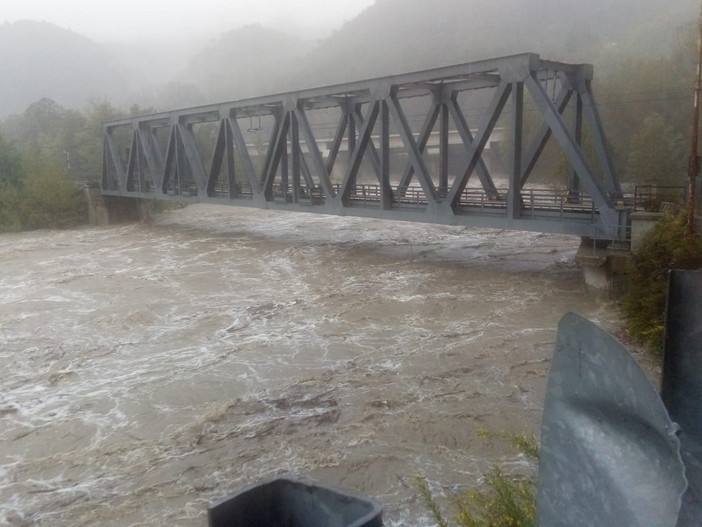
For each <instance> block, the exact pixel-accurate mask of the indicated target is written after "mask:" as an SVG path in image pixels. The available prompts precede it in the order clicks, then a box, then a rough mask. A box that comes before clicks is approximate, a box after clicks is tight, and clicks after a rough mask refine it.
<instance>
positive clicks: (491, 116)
mask: <svg viewBox="0 0 702 527" xmlns="http://www.w3.org/2000/svg"><path fill="white" fill-rule="evenodd" d="M511 91H512V86H511V84H510V83H508V82H505V81H502V82H501V83H500V85H499V86H498V87H497V89H496V91H495V94H494V95H493V97H492V100H491V101H490V105H489V106H488V109H487V115H486V116H485V120H484V122H483V124H482V126H481V127H480V131H479V132H478V135H477V136H476V137H475V138H474V140H473V142H472V143H471V146H470V148H469V149H468V152H467V153H468V161H467V163H466V168H465V170H464V171H463V176H462V177H458V178H456V179H455V180H454V181H453V184H452V185H451V190H450V191H449V194H448V196H447V198H446V203H447V204H448V205H449V206H451V207H453V206H454V205H456V204H457V203H458V201H459V199H460V196H461V194H462V193H463V191H464V190H465V188H466V185H467V184H468V179H469V178H470V176H471V174H472V173H473V170H475V167H476V166H477V165H478V163H479V162H480V158H481V156H482V153H483V150H484V149H485V145H486V144H487V142H488V140H489V139H490V134H492V131H493V129H494V128H495V125H496V124H497V120H498V119H499V117H500V114H501V113H502V110H503V109H504V107H505V104H506V103H507V99H508V98H509V95H510V93H511Z"/></svg>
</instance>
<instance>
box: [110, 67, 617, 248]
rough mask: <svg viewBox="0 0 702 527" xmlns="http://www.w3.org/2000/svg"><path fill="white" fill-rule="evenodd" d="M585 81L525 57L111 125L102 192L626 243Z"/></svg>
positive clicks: (569, 70) (574, 71) (587, 71)
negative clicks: (556, 182) (555, 178)
mask: <svg viewBox="0 0 702 527" xmlns="http://www.w3.org/2000/svg"><path fill="white" fill-rule="evenodd" d="M591 81H592V67H591V66H589V65H572V64H562V63H557V62H551V61H545V60H541V58H540V57H539V56H538V55H536V54H522V55H515V56H510V57H503V58H498V59H493V60H486V61H480V62H473V63H468V64H461V65H456V66H449V67H442V68H436V69H432V70H425V71H420V72H415V73H408V74H402V75H396V76H391V77H385V78H379V79H372V80H367V81H359V82H352V83H347V84H341V85H336V86H330V87H323V88H316V89H308V90H301V91H296V92H289V93H283V94H278V95H270V96H264V97H258V98H252V99H246V100H240V101H233V102H226V103H221V104H213V105H209V106H201V107H197V108H188V109H182V110H175V111H170V112H164V113H159V114H154V115H146V116H141V117H133V118H127V119H121V120H116V121H111V122H108V123H106V124H105V125H104V150H103V174H102V193H103V194H105V195H116V196H131V197H135V198H156V199H178V200H186V201H193V202H210V203H222V204H231V205H239V206H253V207H260V208H269V209H281V210H282V209H285V210H297V211H306V212H319V213H324V214H337V215H356V216H368V217H376V218H385V219H397V220H408V221H420V222H430V223H445V224H454V225H475V226H483V227H497V228H508V229H517V230H528V231H542V232H560V233H569V234H577V235H582V236H592V237H598V238H608V239H622V238H625V237H626V223H627V212H628V209H627V208H626V207H625V203H624V199H623V196H622V192H621V188H620V186H619V183H618V180H617V177H616V175H615V173H614V169H613V165H612V161H611V159H610V156H609V153H608V149H607V143H606V140H605V138H604V134H603V130H602V125H601V122H600V118H599V115H598V112H597V108H596V106H595V103H594V99H593V95H592V90H591ZM586 138H587V140H586ZM584 144H587V145H588V148H585V147H584V146H583V145H584ZM545 158H549V159H550V160H551V161H553V160H554V159H557V160H560V161H559V163H558V164H557V165H558V166H560V167H561V169H560V171H561V172H564V171H565V172H566V177H563V184H562V188H558V189H556V188H555V187H554V186H553V185H552V184H550V186H548V185H546V184H545V183H543V181H544V180H543V178H544V175H546V176H549V175H551V176H552V175H553V174H549V171H550V172H553V171H554V169H553V168H552V165H553V163H551V165H548V164H547V163H546V164H545V162H544V159H545ZM544 165H545V166H546V168H544V167H543V166H544ZM545 173H546V174H545ZM540 178H541V179H540ZM547 179H548V178H547Z"/></svg>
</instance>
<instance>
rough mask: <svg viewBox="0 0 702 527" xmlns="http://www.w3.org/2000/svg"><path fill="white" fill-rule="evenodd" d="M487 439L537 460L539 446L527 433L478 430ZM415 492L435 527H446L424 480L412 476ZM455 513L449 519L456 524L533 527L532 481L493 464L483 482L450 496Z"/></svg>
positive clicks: (466, 525)
mask: <svg viewBox="0 0 702 527" xmlns="http://www.w3.org/2000/svg"><path fill="white" fill-rule="evenodd" d="M479 435H481V436H482V437H485V438H487V439H493V438H494V439H501V440H504V441H506V442H507V443H509V444H510V445H511V446H512V447H513V448H515V449H517V450H518V451H520V452H521V453H523V454H525V455H526V456H528V457H529V458H530V459H531V460H532V461H535V460H536V459H538V456H539V446H538V443H537V441H536V439H535V438H534V436H530V435H527V434H512V433H508V432H492V431H486V430H483V431H480V432H479ZM415 481H416V484H417V487H418V489H419V493H420V495H421V496H422V499H423V500H424V503H425V504H426V506H427V508H428V509H429V510H430V511H431V513H432V515H433V517H434V520H435V521H436V523H437V525H438V526H439V527H449V525H450V524H449V522H448V521H447V520H446V518H445V517H444V515H443V513H442V512H441V509H440V507H439V505H438V503H437V501H436V499H435V498H434V496H433V495H432V493H431V491H430V490H429V487H428V485H427V482H426V480H425V479H424V478H423V477H422V476H419V475H418V476H416V477H415ZM452 502H453V505H454V507H455V508H456V513H455V515H454V516H453V521H454V523H455V525H457V526H458V527H534V526H535V525H536V482H535V480H534V479H533V478H531V477H527V476H510V475H507V474H505V473H504V472H503V471H502V469H501V468H500V467H499V466H497V465H496V466H494V467H493V468H492V470H491V471H490V473H488V474H486V475H485V477H484V483H483V485H482V486H481V487H480V488H478V489H474V490H470V491H468V492H465V493H462V494H459V495H457V496H454V497H453V498H452Z"/></svg>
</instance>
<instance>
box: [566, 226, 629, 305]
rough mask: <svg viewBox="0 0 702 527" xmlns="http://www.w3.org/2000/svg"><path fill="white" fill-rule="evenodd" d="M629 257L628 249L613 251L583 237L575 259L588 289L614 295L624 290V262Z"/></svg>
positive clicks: (610, 295) (609, 295)
mask: <svg viewBox="0 0 702 527" xmlns="http://www.w3.org/2000/svg"><path fill="white" fill-rule="evenodd" d="M630 257H631V253H630V252H629V251H615V250H612V249H610V248H608V247H607V246H604V245H602V244H600V243H598V241H597V240H593V239H591V238H586V237H583V238H581V242H580V248H579V249H578V252H577V254H576V255H575V261H576V262H578V264H580V266H581V267H582V269H583V278H584V279H585V285H586V286H587V288H588V289H589V290H590V291H592V292H594V293H597V294H602V295H604V296H608V297H615V296H618V295H620V294H621V293H622V292H623V290H624V285H625V272H626V264H627V261H628V260H629V258H630Z"/></svg>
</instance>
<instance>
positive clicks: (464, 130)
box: [448, 92, 498, 198]
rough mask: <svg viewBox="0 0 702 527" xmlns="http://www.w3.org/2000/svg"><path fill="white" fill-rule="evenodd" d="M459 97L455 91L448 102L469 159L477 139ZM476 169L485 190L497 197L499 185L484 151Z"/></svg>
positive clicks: (489, 195) (490, 195)
mask: <svg viewBox="0 0 702 527" xmlns="http://www.w3.org/2000/svg"><path fill="white" fill-rule="evenodd" d="M457 98H458V92H453V93H452V94H451V100H450V102H449V103H448V111H449V114H450V115H451V118H452V119H453V122H454V124H455V125H456V130H457V131H458V135H460V136H461V141H462V142H463V146H464V147H465V149H466V155H467V156H468V159H470V158H471V156H472V155H473V149H472V145H473V142H474V141H475V139H474V137H473V134H472V132H471V131H470V128H469V126H468V122H467V121H466V118H465V117H464V116H463V112H462V111H461V107H460V106H459V104H458V99H457ZM491 133H492V132H491ZM489 138H490V134H488V136H487V139H489ZM487 139H486V144H487ZM475 171H476V173H477V174H478V178H479V179H480V183H481V184H482V186H483V190H484V191H485V193H486V194H487V195H488V197H490V198H497V195H498V192H497V187H496V186H495V182H494V181H493V180H492V176H491V175H490V171H489V170H488V168H487V166H486V165H485V161H484V160H483V157H482V152H481V155H480V157H479V158H478V160H477V163H476V165H475ZM464 188H465V187H464Z"/></svg>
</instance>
